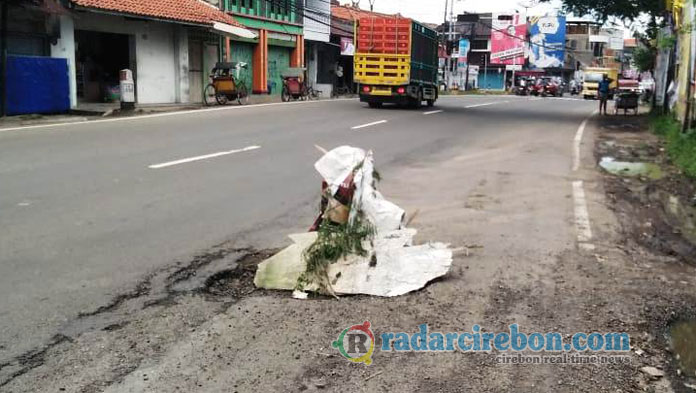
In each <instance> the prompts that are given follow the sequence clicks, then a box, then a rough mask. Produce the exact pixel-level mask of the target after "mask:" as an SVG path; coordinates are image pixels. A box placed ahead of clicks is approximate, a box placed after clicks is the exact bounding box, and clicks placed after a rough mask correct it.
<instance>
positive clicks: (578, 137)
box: [573, 111, 597, 172]
mask: <svg viewBox="0 0 696 393" xmlns="http://www.w3.org/2000/svg"><path fill="white" fill-rule="evenodd" d="M595 113H597V111H594V112H592V114H591V115H589V116H588V117H587V119H585V120H583V122H582V123H581V124H580V127H578V132H576V133H575V139H574V140H573V172H575V171H577V170H578V169H580V145H581V144H582V136H583V135H584V134H585V127H587V122H588V121H589V120H590V118H591V117H592V116H594V115H595Z"/></svg>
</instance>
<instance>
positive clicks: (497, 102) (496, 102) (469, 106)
mask: <svg viewBox="0 0 696 393" xmlns="http://www.w3.org/2000/svg"><path fill="white" fill-rule="evenodd" d="M506 102H509V101H495V102H486V103H485V104H476V105H467V106H465V107H464V108H466V109H471V108H478V107H481V106H488V105H496V104H504V103H506Z"/></svg>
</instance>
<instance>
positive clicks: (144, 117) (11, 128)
mask: <svg viewBox="0 0 696 393" xmlns="http://www.w3.org/2000/svg"><path fill="white" fill-rule="evenodd" d="M354 100H355V98H336V99H331V100H319V101H293V102H271V103H268V104H254V105H237V106H221V107H216V108H205V109H192V110H187V111H172V112H165V113H153V114H151V115H140V116H130V117H117V118H113V119H99V120H85V121H74V122H65V123H52V124H38V125H34V126H20V127H8V128H0V132H9V131H17V130H32V129H38V128H49V127H65V126H75V125H81V124H97V123H112V122H117V121H134V120H143V119H152V118H156V117H168V116H181V115H190V114H195V113H207V112H218V111H229V110H240V109H253V108H262V107H266V106H277V105H308V104H318V103H325V102H336V101H354Z"/></svg>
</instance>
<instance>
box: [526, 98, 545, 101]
mask: <svg viewBox="0 0 696 393" xmlns="http://www.w3.org/2000/svg"><path fill="white" fill-rule="evenodd" d="M543 99H544V98H543V97H536V98H530V99H529V101H539V100H543Z"/></svg>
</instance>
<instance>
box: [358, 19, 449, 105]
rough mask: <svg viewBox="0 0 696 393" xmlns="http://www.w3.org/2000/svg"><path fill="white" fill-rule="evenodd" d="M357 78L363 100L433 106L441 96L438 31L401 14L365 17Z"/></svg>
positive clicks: (360, 33) (360, 32)
mask: <svg viewBox="0 0 696 393" xmlns="http://www.w3.org/2000/svg"><path fill="white" fill-rule="evenodd" d="M355 42H356V53H355V56H354V64H355V67H354V80H355V81H356V82H357V83H358V84H359V86H358V87H359V89H360V90H359V91H360V101H361V102H366V103H368V105H369V106H370V107H372V108H379V107H381V106H382V104H397V105H406V106H411V107H420V106H421V104H422V103H423V101H425V102H427V105H428V106H433V105H434V104H435V101H436V100H437V98H438V87H437V76H438V75H437V71H438V70H437V68H438V38H437V32H435V31H434V30H432V29H430V28H428V27H426V26H424V25H422V24H420V23H418V22H416V21H414V20H411V19H408V18H404V17H401V16H386V15H374V16H371V17H362V18H360V19H359V20H358V21H357V22H356V26H355Z"/></svg>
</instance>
